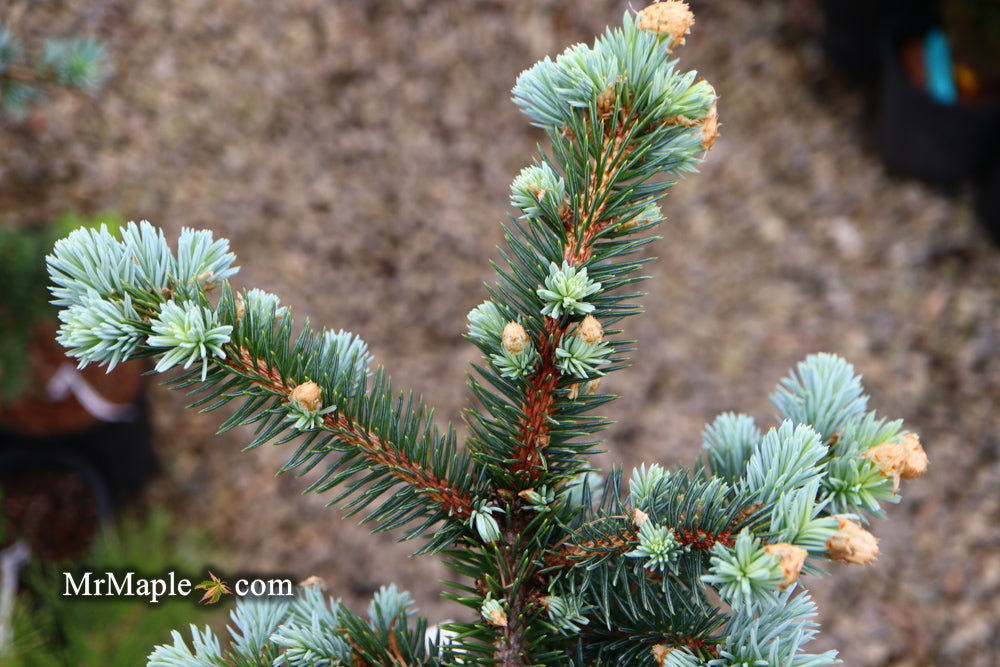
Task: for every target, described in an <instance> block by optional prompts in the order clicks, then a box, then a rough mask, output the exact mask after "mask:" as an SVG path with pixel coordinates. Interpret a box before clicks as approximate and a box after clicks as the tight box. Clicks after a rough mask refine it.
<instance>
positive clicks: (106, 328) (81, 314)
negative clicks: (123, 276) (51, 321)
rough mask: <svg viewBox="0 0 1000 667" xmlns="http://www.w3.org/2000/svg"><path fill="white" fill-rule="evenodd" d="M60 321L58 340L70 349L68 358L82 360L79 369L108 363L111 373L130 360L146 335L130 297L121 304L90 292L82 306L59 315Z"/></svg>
mask: <svg viewBox="0 0 1000 667" xmlns="http://www.w3.org/2000/svg"><path fill="white" fill-rule="evenodd" d="M59 319H60V320H61V321H62V325H61V326H60V327H59V334H58V336H57V338H56V340H58V341H59V343H60V344H62V345H63V346H65V347H66V348H68V349H69V352H67V354H69V355H70V356H73V357H77V358H78V359H79V360H80V363H79V365H78V367H79V368H83V367H85V366H86V365H87V364H89V363H92V362H94V363H98V364H101V365H103V364H105V363H106V364H107V365H108V371H109V372H110V371H111V370H112V369H113V368H114V367H115V366H117V365H118V364H119V363H120V362H122V361H124V360H125V359H128V358H129V355H131V354H132V353H133V352H134V351H135V350H136V349H137V348H138V347H139V345H140V344H141V343H142V341H143V339H144V338H145V335H146V333H145V332H144V331H143V330H142V329H140V320H139V315H138V314H137V313H136V312H135V309H134V308H132V302H131V300H130V299H129V297H128V295H127V294H126V295H125V298H124V299H122V300H120V301H119V300H110V299H104V298H102V297H101V295H100V294H98V293H97V292H96V291H95V290H93V289H90V290H89V291H88V293H87V294H86V295H85V296H83V297H82V298H80V302H79V303H77V304H76V305H74V306H71V307H69V308H67V309H65V310H61V311H59Z"/></svg>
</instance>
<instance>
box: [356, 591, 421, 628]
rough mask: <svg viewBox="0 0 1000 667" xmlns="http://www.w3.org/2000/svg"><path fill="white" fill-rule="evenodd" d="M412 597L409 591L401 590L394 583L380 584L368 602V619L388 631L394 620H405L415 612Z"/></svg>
mask: <svg viewBox="0 0 1000 667" xmlns="http://www.w3.org/2000/svg"><path fill="white" fill-rule="evenodd" d="M416 611H417V609H416V608H415V607H414V606H413V598H412V597H411V596H410V594H409V592H407V591H401V590H399V589H398V588H397V587H396V584H389V585H388V586H381V587H380V588H379V589H378V592H377V593H375V595H374V596H373V597H372V601H371V602H370V603H369V604H368V620H369V621H370V622H371V624H372V626H373V627H375V628H377V629H379V630H382V631H383V632H385V631H388V630H389V628H390V627H392V624H393V623H394V622H397V621H400V620H405V619H406V618H407V617H408V616H411V615H412V614H415V613H416Z"/></svg>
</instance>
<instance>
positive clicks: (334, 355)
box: [319, 329, 374, 388]
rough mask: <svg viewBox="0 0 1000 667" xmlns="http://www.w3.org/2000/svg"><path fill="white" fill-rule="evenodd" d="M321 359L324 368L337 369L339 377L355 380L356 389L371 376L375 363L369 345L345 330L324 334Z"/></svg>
mask: <svg viewBox="0 0 1000 667" xmlns="http://www.w3.org/2000/svg"><path fill="white" fill-rule="evenodd" d="M319 358H320V364H321V366H322V367H324V368H336V369H337V373H338V374H339V375H344V376H348V377H352V378H355V383H354V387H355V388H357V386H359V385H360V384H361V383H362V382H364V381H365V379H366V378H368V377H369V376H370V375H371V366H372V364H373V363H374V359H373V358H372V355H371V352H370V351H369V350H368V343H366V342H365V341H363V340H362V339H361V337H360V336H358V335H357V334H354V333H351V332H350V331H345V330H343V329H340V330H338V331H324V332H323V343H322V345H321V347H320V350H319Z"/></svg>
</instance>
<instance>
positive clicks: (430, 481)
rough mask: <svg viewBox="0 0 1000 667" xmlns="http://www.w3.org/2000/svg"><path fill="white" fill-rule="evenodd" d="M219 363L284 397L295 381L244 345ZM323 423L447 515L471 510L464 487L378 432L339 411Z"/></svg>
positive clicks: (459, 515) (463, 514)
mask: <svg viewBox="0 0 1000 667" xmlns="http://www.w3.org/2000/svg"><path fill="white" fill-rule="evenodd" d="M219 363H220V364H221V365H223V366H225V367H226V368H228V369H229V370H231V371H233V372H235V373H238V374H239V375H242V376H244V377H247V378H249V379H250V380H251V382H252V383H253V384H255V385H256V386H259V387H261V388H263V389H265V390H266V391H268V392H270V393H271V394H274V395H276V396H280V397H283V398H286V399H287V398H288V397H289V395H290V394H291V392H292V389H293V388H294V387H295V385H296V382H295V381H294V380H293V379H292V378H288V377H284V376H282V375H281V374H280V373H279V372H277V371H276V370H275V369H274V368H271V367H269V366H268V364H266V363H265V362H264V361H262V360H260V359H257V358H255V357H253V355H251V354H250V352H249V351H248V350H247V349H246V348H243V347H239V348H236V354H234V355H231V356H229V357H227V358H226V359H224V360H220V361H219ZM322 427H323V428H324V429H325V430H327V431H330V432H332V433H336V434H337V436H338V437H339V439H340V440H342V441H343V442H346V443H347V444H350V445H352V446H354V447H356V448H357V449H358V450H359V451H360V452H361V454H362V455H363V456H364V457H365V458H366V459H367V460H368V461H370V462H371V463H372V464H374V465H381V466H384V467H385V468H387V469H388V472H389V474H390V475H392V476H393V477H395V478H396V479H398V480H399V481H401V482H403V483H405V484H409V485H410V486H412V487H414V489H416V491H417V492H418V493H421V494H423V495H424V496H426V497H428V498H430V499H432V500H434V501H436V502H438V503H440V504H441V506H442V508H443V509H444V510H445V512H446V513H447V514H448V515H449V516H453V517H457V518H459V519H467V518H468V517H469V516H470V515H471V514H472V507H473V501H472V498H471V497H469V496H468V495H466V493H465V492H464V491H462V490H461V489H459V488H457V487H455V486H453V485H451V484H449V483H448V482H447V481H445V480H442V479H440V478H439V477H437V476H436V475H435V474H434V473H432V472H431V471H429V470H427V469H426V468H424V467H423V466H422V465H420V464H419V463H417V462H415V461H413V460H411V459H410V458H409V457H408V456H406V454H405V453H403V452H401V451H399V450H398V449H396V448H394V447H393V446H392V444H391V443H388V442H386V441H385V440H384V439H383V438H382V437H380V436H379V435H378V434H377V433H374V432H373V431H371V430H368V429H364V428H362V427H361V426H360V425H358V424H356V423H354V422H353V421H351V420H350V419H348V418H347V417H346V416H344V415H343V414H341V413H340V412H335V413H331V414H328V415H324V416H323V422H322Z"/></svg>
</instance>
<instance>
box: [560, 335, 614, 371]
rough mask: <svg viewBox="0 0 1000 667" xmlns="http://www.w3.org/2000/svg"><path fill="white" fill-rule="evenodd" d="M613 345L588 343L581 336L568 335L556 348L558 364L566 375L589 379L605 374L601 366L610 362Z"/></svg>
mask: <svg viewBox="0 0 1000 667" xmlns="http://www.w3.org/2000/svg"><path fill="white" fill-rule="evenodd" d="M609 354H611V346H610V345H608V344H607V343H604V342H598V343H588V342H587V341H585V340H583V339H582V338H580V337H579V336H566V337H565V338H563V339H562V341H560V343H559V347H558V348H556V359H557V361H556V366H557V367H558V368H559V370H561V371H562V372H563V373H565V374H566V375H572V376H574V377H578V378H581V379H584V380H586V379H589V378H594V377H599V376H602V375H604V373H603V372H601V370H600V367H601V366H606V365H607V364H609V363H610V360H609V359H608V355H609Z"/></svg>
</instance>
